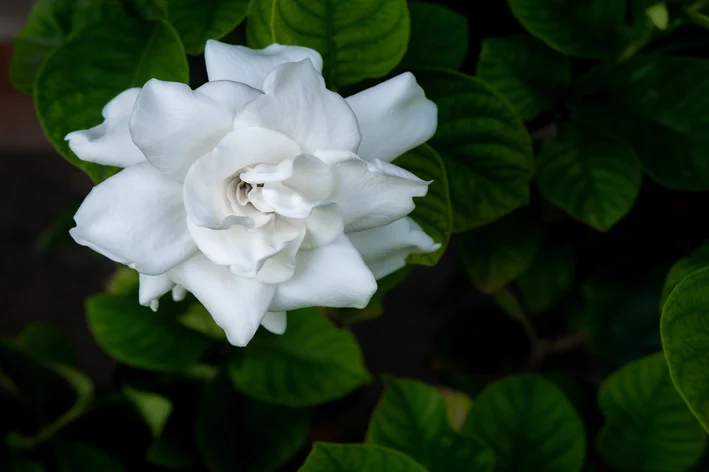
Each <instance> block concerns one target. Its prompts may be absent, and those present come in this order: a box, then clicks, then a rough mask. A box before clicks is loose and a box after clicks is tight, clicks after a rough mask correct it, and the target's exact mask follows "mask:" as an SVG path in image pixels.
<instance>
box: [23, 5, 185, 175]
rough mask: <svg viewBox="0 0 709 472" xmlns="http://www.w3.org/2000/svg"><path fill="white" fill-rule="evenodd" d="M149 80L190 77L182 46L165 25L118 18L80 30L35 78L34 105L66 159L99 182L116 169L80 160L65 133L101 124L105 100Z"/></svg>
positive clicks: (159, 22)
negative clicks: (66, 139)
mask: <svg viewBox="0 0 709 472" xmlns="http://www.w3.org/2000/svg"><path fill="white" fill-rule="evenodd" d="M77 58H80V60H79V59H77ZM152 78H157V79H162V80H171V81H178V82H187V80H188V70H187V60H186V57H185V52H184V48H183V47H182V43H181V42H180V38H179V37H178V36H177V33H176V32H175V30H174V29H173V28H172V27H171V26H170V25H169V24H168V23H166V22H164V21H155V22H146V21H141V20H137V19H133V18H128V17H120V18H116V19H115V20H114V21H111V22H110V23H105V24H100V23H99V24H95V25H92V26H90V27H87V28H85V29H82V30H81V31H80V32H79V33H78V34H76V35H73V36H72V38H71V39H70V40H69V41H67V42H66V43H65V44H63V45H62V46H61V47H59V48H58V49H57V50H56V52H55V53H54V54H52V56H51V57H50V58H49V59H48V60H47V62H46V63H45V65H44V67H42V70H41V71H40V73H39V76H38V77H37V89H36V90H37V93H36V94H35V109H36V110H37V114H38V115H39V119H40V123H41V125H42V129H43V130H44V133H45V134H46V135H47V138H48V139H49V141H50V142H51V143H52V145H53V146H54V147H55V148H56V149H57V150H58V151H59V153H60V154H61V155H62V156H63V157H64V158H65V159H67V160H68V161H69V162H71V163H72V164H74V165H75V166H77V167H79V168H80V169H82V170H83V171H84V172H86V173H87V174H88V175H89V177H91V179H92V180H94V182H99V181H101V180H103V179H105V178H107V177H109V176H110V175H111V174H112V173H114V172H115V169H113V168H110V167H104V166H100V165H98V164H94V163H90V162H84V161H81V160H79V159H78V158H77V157H76V156H75V155H74V153H73V152H72V151H71V150H70V149H69V145H68V144H67V142H66V141H65V140H64V137H65V136H66V135H67V134H68V133H70V132H71V131H75V130H80V129H87V128H90V127H93V126H96V125H98V124H100V123H101V122H102V121H103V119H102V117H101V110H102V109H103V107H104V106H105V105H106V103H108V101H109V100H111V99H113V98H114V97H115V96H116V95H118V94H119V93H121V92H123V91H124V90H126V89H128V88H130V87H142V86H143V84H145V82H147V81H148V80H149V79H152Z"/></svg>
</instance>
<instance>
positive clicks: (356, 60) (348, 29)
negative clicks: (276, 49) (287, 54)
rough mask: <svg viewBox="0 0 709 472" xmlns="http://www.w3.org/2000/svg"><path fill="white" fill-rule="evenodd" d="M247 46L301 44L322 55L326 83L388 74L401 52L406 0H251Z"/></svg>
mask: <svg viewBox="0 0 709 472" xmlns="http://www.w3.org/2000/svg"><path fill="white" fill-rule="evenodd" d="M247 39H248V43H249V46H250V47H253V48H262V47H265V46H267V45H269V44H271V43H279V44H291V45H298V46H306V47H309V48H312V49H315V50H316V51H318V52H319V53H320V54H321V55H322V57H323V71H322V72H323V77H325V81H326V82H327V83H328V84H329V85H330V86H331V87H342V86H344V85H350V84H355V83H357V82H359V81H361V80H362V79H366V78H376V77H382V76H384V75H386V74H387V73H389V72H390V71H391V70H392V69H393V68H394V67H395V66H396V65H397V64H398V63H399V61H400V60H401V58H402V57H403V56H404V53H405V52H406V46H407V44H408V41H409V12H408V10H407V8H406V0H361V1H358V2H352V1H350V0H302V1H298V2H295V1H292V0H254V3H253V5H252V7H251V10H250V12H249V21H248V29H247Z"/></svg>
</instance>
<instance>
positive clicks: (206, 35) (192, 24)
mask: <svg viewBox="0 0 709 472" xmlns="http://www.w3.org/2000/svg"><path fill="white" fill-rule="evenodd" d="M250 3H251V1H250V0H170V3H169V8H168V20H169V21H170V23H171V24H172V26H174V27H175V29H176V30H177V32H178V33H179V35H180V38H181V39H182V43H183V44H184V45H185V50H186V51H187V53H189V54H200V53H202V51H204V46H205V44H206V43H207V40H208V39H220V38H222V37H223V36H225V35H227V34H228V33H229V32H231V31H232V30H233V29H234V28H236V27H237V26H239V24H240V23H241V22H242V21H243V20H244V18H245V17H246V13H247V11H248V9H249V4H250Z"/></svg>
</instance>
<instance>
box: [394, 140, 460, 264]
mask: <svg viewBox="0 0 709 472" xmlns="http://www.w3.org/2000/svg"><path fill="white" fill-rule="evenodd" d="M394 163H395V164H396V165H398V166H400V167H403V168H404V169H406V170H408V171H409V172H412V173H413V174H415V175H416V176H417V177H418V178H420V179H422V180H426V181H433V182H431V184H430V185H429V186H428V193H427V194H426V196H425V197H422V198H418V199H416V200H415V203H416V208H414V211H413V212H411V214H410V215H409V216H410V217H411V218H413V220H414V221H415V222H416V223H418V224H419V225H420V226H421V229H423V230H424V231H425V232H426V234H428V235H429V236H431V237H432V238H433V240H434V241H435V242H437V243H440V244H441V248H440V249H439V250H438V251H436V252H434V253H431V254H412V255H410V256H409V259H408V262H410V263H412V264H421V265H426V266H434V265H436V263H438V260H439V259H440V258H441V256H442V255H443V253H444V252H445V250H446V248H447V247H448V241H449V240H450V236H451V232H452V231H453V213H452V210H451V201H450V195H449V192H448V176H447V175H446V168H445V166H444V165H443V161H442V160H441V157H440V156H439V155H438V153H437V152H436V151H434V150H433V149H432V148H431V147H430V146H427V145H425V144H424V145H422V146H419V147H417V148H415V149H412V150H411V151H409V152H407V153H405V154H403V155H402V156H399V157H397V158H396V160H395V162H394Z"/></svg>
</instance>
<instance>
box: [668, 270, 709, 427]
mask: <svg viewBox="0 0 709 472" xmlns="http://www.w3.org/2000/svg"><path fill="white" fill-rule="evenodd" d="M707 287H709V268H705V269H701V270H699V271H697V272H694V273H693V274H691V275H689V276H688V277H686V278H685V279H684V280H682V281H681V282H680V283H679V284H678V285H677V287H675V289H674V290H673V291H672V293H671V294H670V296H669V298H668V299H667V302H665V306H664V308H663V310H662V321H661V326H660V329H661V332H662V345H663V347H664V350H665V355H666V356H667V363H668V365H669V368H670V374H671V375H672V381H673V382H674V384H675V386H676V387H677V390H679V392H680V394H682V397H683V398H684V400H685V401H686V402H687V404H688V405H689V408H690V409H691V410H692V412H693V413H694V415H695V416H696V417H697V418H698V419H699V421H700V422H701V423H702V425H703V426H704V429H706V430H708V431H709V396H707V392H709V371H708V370H707V368H706V365H707V363H709V357H708V353H709V323H707V320H709V290H707Z"/></svg>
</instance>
